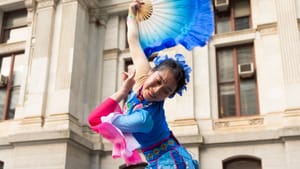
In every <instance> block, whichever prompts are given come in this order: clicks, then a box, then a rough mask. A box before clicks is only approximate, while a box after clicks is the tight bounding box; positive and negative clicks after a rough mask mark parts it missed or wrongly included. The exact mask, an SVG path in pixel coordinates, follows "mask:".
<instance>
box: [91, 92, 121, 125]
mask: <svg viewBox="0 0 300 169" xmlns="http://www.w3.org/2000/svg"><path fill="white" fill-rule="evenodd" d="M112 112H119V113H122V111H121V108H120V106H119V103H118V102H117V101H115V100H113V99H111V98H107V99H106V100H105V101H104V102H103V103H101V104H100V105H99V106H97V107H96V108H95V109H94V110H93V111H92V112H91V113H90V115H89V118H88V121H89V124H90V125H91V126H96V125H98V124H100V123H101V117H102V116H107V115H108V114H110V113H112Z"/></svg>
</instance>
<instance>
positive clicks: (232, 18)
mask: <svg viewBox="0 0 300 169" xmlns="http://www.w3.org/2000/svg"><path fill="white" fill-rule="evenodd" d="M237 1H238V0H229V5H228V9H227V10H224V11H218V10H217V9H216V7H215V8H214V10H215V33H216V34H221V33H228V32H221V33H219V31H218V27H217V25H218V21H222V20H224V19H223V17H220V16H219V15H223V14H226V13H229V24H230V31H229V32H234V31H241V30H245V29H239V30H236V29H235V25H236V19H237V18H242V17H235V15H234V11H235V10H234V9H235V4H236V2H237ZM247 1H248V3H249V15H248V18H249V23H248V24H249V28H246V29H251V28H252V26H253V25H252V13H251V0H247Z"/></svg>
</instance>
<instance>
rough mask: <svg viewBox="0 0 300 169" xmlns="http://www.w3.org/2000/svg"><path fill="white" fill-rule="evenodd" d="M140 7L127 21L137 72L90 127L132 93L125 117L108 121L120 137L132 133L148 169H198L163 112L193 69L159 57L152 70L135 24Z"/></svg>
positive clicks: (179, 59) (96, 113)
mask: <svg viewBox="0 0 300 169" xmlns="http://www.w3.org/2000/svg"><path fill="white" fill-rule="evenodd" d="M141 5H143V4H142V3H141V2H139V1H134V2H133V3H131V4H130V7H129V13H128V21H127V26H128V34H127V36H128V43H129V49H130V54H131V57H132V60H133V64H134V67H135V72H134V73H132V74H130V75H129V76H128V78H127V79H126V80H125V81H124V83H123V86H122V88H121V89H120V90H118V91H117V92H116V93H114V94H113V95H111V96H110V97H109V98H108V99H107V100H106V101H105V102H104V103H102V104H100V106H99V107H97V108H96V109H95V110H94V111H92V113H91V114H90V116H89V123H90V125H91V127H92V128H93V129H94V130H95V131H98V129H97V127H96V126H97V125H99V124H100V123H102V121H101V117H104V116H109V115H110V114H111V113H112V112H115V109H116V108H117V109H119V108H118V103H119V102H120V101H122V100H123V99H124V98H126V97H127V96H128V93H129V92H130V91H131V90H133V91H132V92H131V93H130V94H129V96H128V100H127V102H126V114H117V115H116V116H113V117H111V118H110V120H109V121H110V122H111V123H112V125H113V126H115V127H116V128H117V129H118V130H120V131H121V133H124V134H126V133H130V134H132V136H133V137H134V139H136V141H137V142H138V144H139V148H140V149H141V150H142V152H143V154H144V155H145V158H146V160H147V162H148V166H147V167H146V168H149V169H150V168H151V169H158V168H163V169H168V168H170V169H171V168H172V169H186V168H190V169H196V168H198V163H197V161H196V160H193V159H192V157H191V155H190V154H189V153H188V152H187V150H186V149H185V148H184V147H183V146H182V145H181V144H180V143H179V142H178V141H177V139H176V138H175V137H174V135H173V134H172V132H171V131H170V129H169V127H168V124H167V121H166V117H165V112H164V108H163V106H164V100H165V99H166V98H167V97H173V96H174V95H175V94H176V93H178V94H180V95H181V92H182V90H183V89H185V88H186V83H187V82H188V81H189V73H190V72H191V69H190V67H189V66H188V65H187V64H186V63H185V61H184V58H183V56H182V55H180V54H177V55H175V58H169V57H168V56H164V57H157V58H155V59H154V63H155V64H156V66H155V67H154V68H153V69H152V68H151V66H150V64H149V61H148V59H147V57H146V56H145V54H144V52H143V50H142V47H141V45H140V42H139V31H138V26H137V22H136V20H135V16H136V13H137V10H139V8H140V7H141ZM104 135H105V133H104ZM106 138H109V139H111V137H106ZM112 140H113V139H112ZM112 142H114V141H112ZM115 145H119V143H118V144H115Z"/></svg>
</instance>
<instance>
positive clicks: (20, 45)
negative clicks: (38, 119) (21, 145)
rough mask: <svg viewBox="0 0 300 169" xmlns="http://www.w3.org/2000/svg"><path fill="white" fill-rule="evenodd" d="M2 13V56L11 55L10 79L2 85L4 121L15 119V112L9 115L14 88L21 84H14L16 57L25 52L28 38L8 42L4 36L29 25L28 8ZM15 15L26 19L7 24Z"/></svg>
mask: <svg viewBox="0 0 300 169" xmlns="http://www.w3.org/2000/svg"><path fill="white" fill-rule="evenodd" d="M20 11H21V12H22V13H21V15H20V14H14V13H18V12H20ZM23 14H24V16H23ZM2 15H3V17H2V20H0V22H1V30H0V35H1V36H0V58H1V60H2V59H3V58H6V57H10V58H11V61H10V65H9V69H8V72H9V73H8V75H7V79H8V80H7V84H6V85H5V86H3V87H1V89H3V92H4V93H5V94H4V97H5V98H4V99H3V100H1V101H2V102H3V111H2V112H1V113H2V116H0V122H1V121H4V120H9V119H13V118H14V116H15V114H13V116H12V117H9V113H10V108H11V104H12V99H13V95H12V94H13V91H14V89H16V88H18V87H20V85H14V82H13V80H14V78H13V77H14V68H15V59H16V57H18V55H19V54H25V44H26V39H20V40H19V39H16V42H8V41H7V40H8V39H9V38H7V36H4V33H5V32H7V31H10V30H13V29H17V28H25V27H27V26H28V25H27V16H28V11H27V9H26V8H24V7H22V8H18V9H13V10H10V11H4V12H3V14H2ZM7 16H8V17H7ZM9 16H11V17H9ZM14 16H15V17H16V18H18V17H22V19H24V20H21V22H19V23H18V24H13V25H11V26H7V25H6V23H5V22H8V21H9V20H10V19H12V18H14ZM23 17H24V18H23ZM20 23H21V24H20ZM14 108H15V107H14ZM14 113H15V112H14Z"/></svg>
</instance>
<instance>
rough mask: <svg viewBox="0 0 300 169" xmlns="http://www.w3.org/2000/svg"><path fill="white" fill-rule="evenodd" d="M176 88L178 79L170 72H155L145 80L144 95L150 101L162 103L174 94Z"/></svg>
mask: <svg viewBox="0 0 300 169" xmlns="http://www.w3.org/2000/svg"><path fill="white" fill-rule="evenodd" d="M176 87H177V84H176V79H175V78H174V75H173V74H172V72H171V71H170V70H168V69H164V70H160V71H154V72H151V74H150V76H149V77H148V79H147V80H145V82H144V85H143V90H142V95H143V97H144V98H145V99H146V100H148V101H162V100H164V99H165V98H167V97H168V96H170V95H171V94H173V93H174V92H175V90H176Z"/></svg>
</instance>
